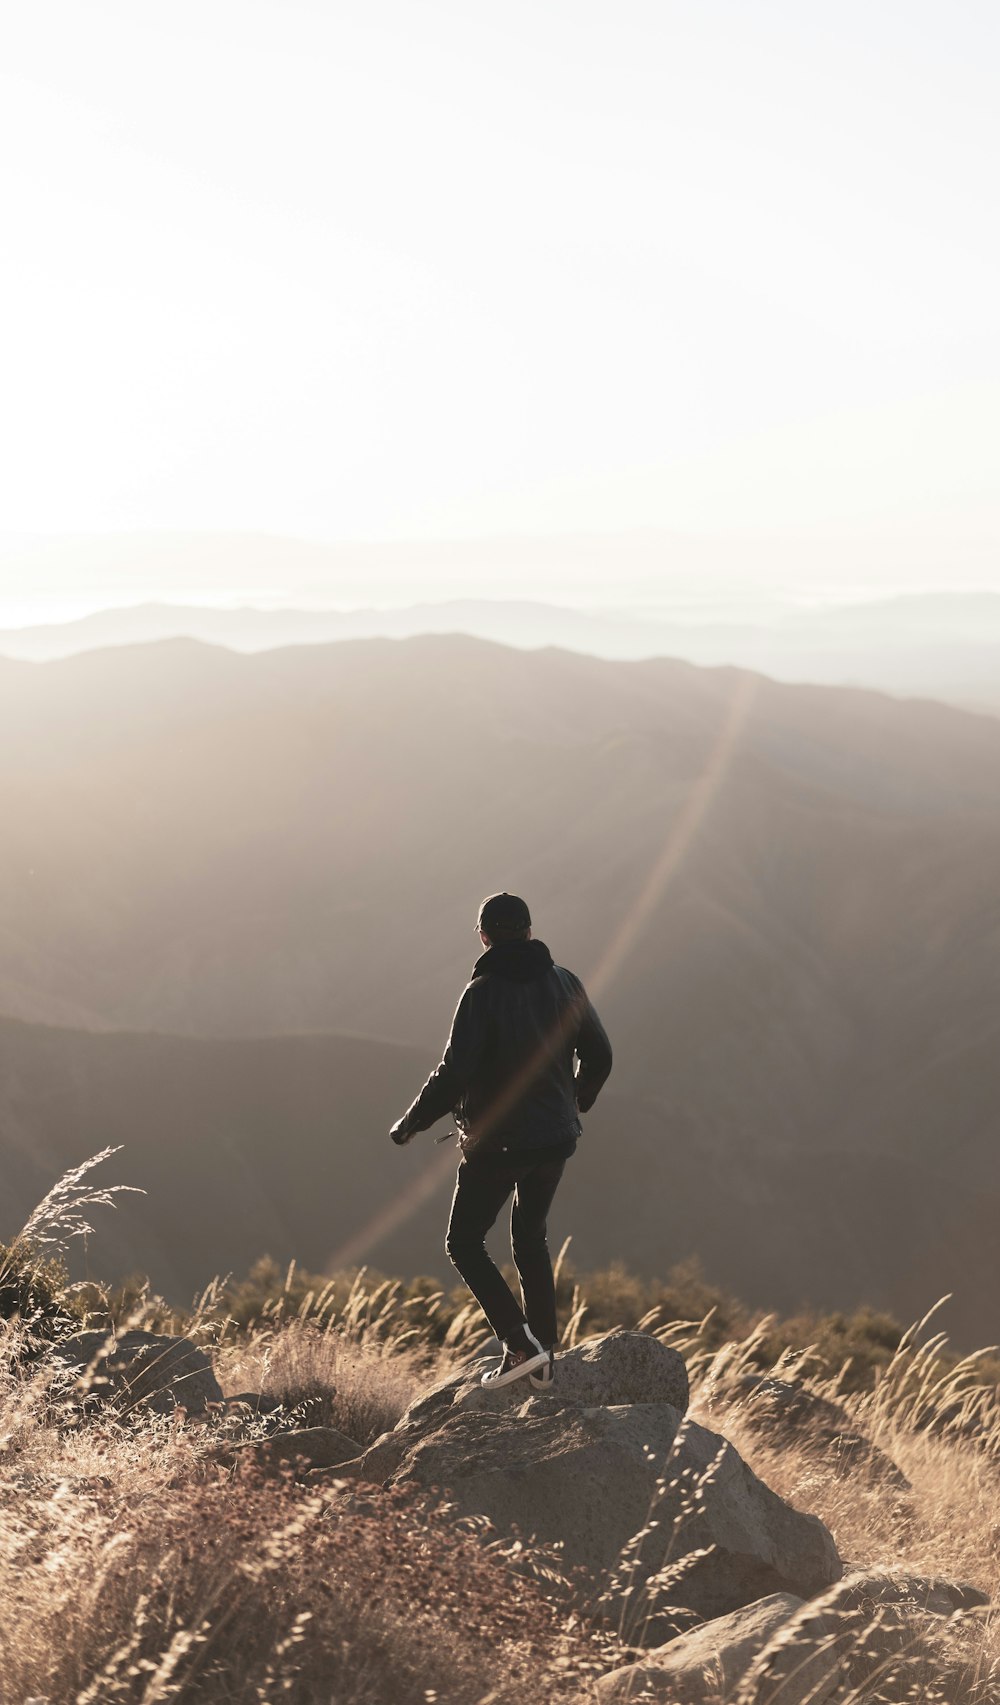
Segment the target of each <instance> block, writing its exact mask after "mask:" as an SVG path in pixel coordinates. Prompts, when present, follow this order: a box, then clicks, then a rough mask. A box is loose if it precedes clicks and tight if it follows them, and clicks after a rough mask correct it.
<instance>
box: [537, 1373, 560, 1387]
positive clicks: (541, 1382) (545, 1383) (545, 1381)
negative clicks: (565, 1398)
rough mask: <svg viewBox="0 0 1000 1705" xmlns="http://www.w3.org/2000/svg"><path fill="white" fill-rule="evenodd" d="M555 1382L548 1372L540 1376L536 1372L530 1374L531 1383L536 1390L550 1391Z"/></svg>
mask: <svg viewBox="0 0 1000 1705" xmlns="http://www.w3.org/2000/svg"><path fill="white" fill-rule="evenodd" d="M555 1383H556V1382H555V1378H554V1376H553V1375H552V1374H550V1373H549V1374H545V1375H544V1376H540V1375H539V1374H537V1373H533V1374H532V1375H531V1384H532V1385H533V1386H534V1388H535V1390H536V1391H551V1390H552V1387H553V1386H554V1385H555Z"/></svg>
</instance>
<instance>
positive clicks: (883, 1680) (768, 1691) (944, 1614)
mask: <svg viewBox="0 0 1000 1705" xmlns="http://www.w3.org/2000/svg"><path fill="white" fill-rule="evenodd" d="M986 1603H988V1600H987V1597H986V1594H985V1593H982V1592H980V1590H979V1589H978V1588H977V1587H973V1586H969V1585H967V1584H966V1583H964V1582H958V1581H949V1580H946V1579H944V1578H942V1577H929V1576H922V1575H909V1574H902V1573H899V1572H897V1571H894V1570H885V1571H881V1570H857V1571H855V1572H854V1573H853V1574H850V1575H845V1576H844V1577H843V1579H842V1580H841V1581H839V1582H838V1583H836V1585H834V1586H833V1587H832V1588H831V1589H830V1590H829V1591H828V1592H826V1593H824V1594H823V1595H822V1596H821V1597H819V1598H817V1599H816V1600H815V1601H814V1602H813V1603H812V1604H806V1605H803V1607H802V1609H801V1610H799V1611H797V1612H796V1613H795V1615H794V1616H793V1617H791V1618H790V1619H789V1620H788V1621H787V1622H786V1623H785V1625H784V1627H783V1628H781V1629H779V1630H778V1632H777V1634H776V1635H775V1637H774V1638H773V1639H772V1641H771V1642H770V1644H769V1645H767V1646H766V1647H765V1648H764V1650H763V1651H762V1652H760V1653H759V1655H758V1656H757V1658H756V1659H755V1660H754V1662H753V1664H752V1665H751V1667H750V1669H749V1670H748V1671H747V1674H746V1676H745V1677H744V1679H743V1682H742V1684H741V1686H740V1690H739V1693H738V1694H737V1705H771V1702H772V1701H775V1702H776V1705H797V1702H798V1701H799V1700H800V1699H801V1698H807V1699H809V1700H810V1701H811V1700H812V1699H813V1698H816V1699H817V1700H819V1699H827V1698H830V1697H832V1696H833V1694H834V1693H835V1692H836V1690H837V1689H838V1688H839V1687H841V1686H843V1685H846V1686H847V1687H848V1688H849V1689H851V1690H853V1691H854V1692H856V1693H860V1692H862V1691H863V1690H864V1689H865V1687H866V1686H867V1685H868V1684H869V1683H872V1682H873V1680H874V1678H875V1677H876V1676H877V1677H878V1680H879V1697H882V1696H883V1690H885V1691H884V1696H885V1697H887V1698H893V1699H895V1698H900V1699H921V1698H925V1697H929V1696H933V1697H934V1698H941V1699H944V1698H947V1699H948V1700H949V1705H961V1701H963V1700H964V1699H966V1698H967V1697H971V1696H972V1695H971V1694H970V1691H969V1689H970V1687H971V1688H974V1685H975V1684H974V1682H973V1680H972V1677H971V1675H967V1674H966V1673H965V1670H964V1667H963V1664H962V1662H961V1661H960V1658H959V1657H958V1656H957V1648H956V1649H955V1650H953V1651H949V1650H948V1649H947V1647H946V1646H944V1645H943V1644H942V1637H941V1636H942V1630H943V1629H944V1628H945V1627H951V1626H952V1621H951V1619H952V1618H954V1617H956V1615H957V1616H958V1617H962V1616H966V1617H971V1616H974V1614H975V1612H976V1611H977V1610H978V1609H980V1608H981V1607H982V1606H984V1605H985V1604H986ZM806 1684H808V1686H809V1687H811V1688H812V1689H813V1691H812V1692H809V1691H804V1692H800V1691H797V1690H798V1689H800V1688H803V1687H805V1686H806ZM943 1684H945V1687H944V1691H941V1688H942V1685H943ZM824 1689H825V1691H824Z"/></svg>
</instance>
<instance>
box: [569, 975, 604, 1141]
mask: <svg viewBox="0 0 1000 1705" xmlns="http://www.w3.org/2000/svg"><path fill="white" fill-rule="evenodd" d="M578 986H579V991H580V995H579V998H580V1008H581V1017H580V1029H579V1031H578V1033H577V1038H576V1053H577V1059H578V1061H579V1065H578V1068H577V1073H576V1104H577V1107H578V1108H579V1109H580V1112H581V1113H589V1112H590V1109H591V1108H592V1107H593V1105H594V1102H595V1101H596V1100H597V1097H598V1095H599V1094H600V1092H601V1089H602V1088H603V1086H604V1084H605V1082H606V1081H607V1079H608V1077H609V1076H610V1075H611V1043H610V1042H609V1041H608V1033H607V1031H606V1030H605V1028H604V1026H603V1024H602V1023H601V1021H600V1019H599V1018H598V1016H597V1014H596V1012H595V1011H594V1009H593V1007H592V1006H591V1004H590V1001H589V999H588V998H587V991H586V989H585V988H584V986H583V984H582V983H579V980H578Z"/></svg>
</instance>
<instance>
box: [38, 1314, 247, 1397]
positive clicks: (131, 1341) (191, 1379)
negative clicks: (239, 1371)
mask: <svg viewBox="0 0 1000 1705" xmlns="http://www.w3.org/2000/svg"><path fill="white" fill-rule="evenodd" d="M52 1359H53V1361H54V1362H61V1363H62V1365H63V1367H64V1368H65V1369H66V1371H67V1373H71V1374H73V1375H75V1376H76V1382H77V1387H78V1394H79V1395H82V1396H85V1397H92V1398H99V1399H101V1400H102V1401H104V1402H107V1403H113V1404H114V1406H115V1407H116V1408H117V1409H119V1410H125V1411H127V1410H129V1409H131V1408H133V1407H134V1406H136V1405H138V1404H140V1403H141V1404H143V1405H144V1406H145V1407H146V1408H147V1409H152V1410H154V1411H155V1413H156V1414H158V1415H168V1414H172V1413H173V1412H174V1410H175V1409H179V1408H180V1409H185V1410H186V1411H187V1412H188V1414H192V1415H197V1414H201V1413H203V1411H204V1410H205V1408H206V1406H207V1405H208V1404H209V1403H222V1402H223V1401H224V1398H223V1393H222V1387H221V1386H220V1384H219V1382H218V1380H217V1379H216V1377H215V1374H214V1372H213V1370H212V1363H211V1360H210V1359H209V1357H208V1355H207V1354H206V1352H205V1351H204V1350H202V1349H199V1347H198V1345H197V1344H193V1343H192V1342H191V1340H190V1338H175V1337H170V1336H168V1335H167V1334H165V1333H159V1332H138V1331H133V1332H123V1333H122V1334H121V1336H120V1337H115V1335H114V1334H113V1333H108V1332H76V1333H74V1334H73V1336H72V1337H70V1338H64V1339H62V1341H61V1342H60V1343H59V1345H58V1346H57V1347H56V1349H55V1350H54V1351H53V1358H52Z"/></svg>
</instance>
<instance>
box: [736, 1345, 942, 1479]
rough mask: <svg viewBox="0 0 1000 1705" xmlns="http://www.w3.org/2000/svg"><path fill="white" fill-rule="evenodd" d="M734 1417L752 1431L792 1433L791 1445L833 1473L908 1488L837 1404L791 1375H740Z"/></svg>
mask: <svg viewBox="0 0 1000 1705" xmlns="http://www.w3.org/2000/svg"><path fill="white" fill-rule="evenodd" d="M736 1390H738V1391H740V1392H741V1393H742V1394H743V1401H742V1403H741V1405H740V1418H741V1419H742V1421H743V1422H744V1424H745V1425H747V1426H750V1427H752V1428H753V1430H754V1431H755V1432H757V1433H760V1434H762V1435H764V1436H771V1437H777V1438H794V1439H795V1442H796V1444H797V1445H798V1446H799V1447H800V1448H802V1449H805V1450H806V1451H808V1452H810V1453H811V1454H812V1455H814V1456H818V1457H822V1459H823V1460H824V1461H825V1462H826V1463H827V1464H829V1465H830V1466H832V1467H833V1468H834V1469H835V1471H836V1472H837V1473H838V1475H845V1476H846V1475H852V1476H854V1475H859V1476H861V1477H862V1478H863V1479H865V1480H868V1481H874V1482H876V1483H877V1484H878V1485H879V1486H881V1487H884V1488H886V1489H888V1490H891V1491H895V1492H898V1493H899V1494H900V1495H903V1496H905V1495H906V1494H907V1493H909V1492H910V1491H911V1490H912V1488H911V1486H910V1482H909V1481H908V1480H907V1478H906V1475H905V1474H904V1473H903V1471H902V1469H901V1468H898V1467H897V1466H896V1464H895V1463H894V1462H893V1460H892V1458H891V1457H890V1456H887V1455H886V1453H885V1451H884V1450H881V1449H880V1448H879V1446H878V1445H875V1444H872V1442H871V1440H870V1439H866V1438H865V1437H864V1435H863V1433H860V1432H859V1431H858V1429H857V1427H856V1426H855V1424H854V1422H853V1421H852V1420H851V1417H850V1416H849V1415H848V1414H847V1412H846V1410H844V1409H842V1408H841V1406H840V1404H839V1403H833V1402H831V1401H830V1399H829V1398H828V1397H822V1396H820V1394H819V1392H817V1391H812V1390H810V1388H809V1386H807V1385H803V1384H801V1383H800V1382H799V1381H797V1380H787V1379H776V1378H775V1377H774V1376H773V1375H771V1374H768V1375H766V1376H765V1377H763V1378H762V1377H760V1376H759V1375H757V1374H744V1375H743V1376H742V1377H741V1378H740V1379H739V1380H738V1381H737V1384H736Z"/></svg>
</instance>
